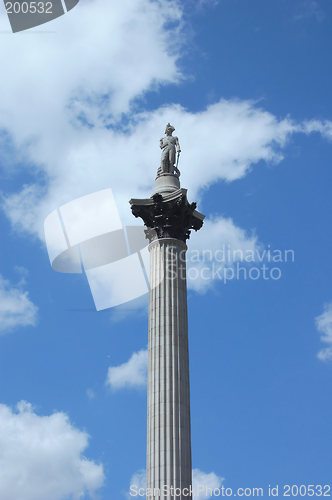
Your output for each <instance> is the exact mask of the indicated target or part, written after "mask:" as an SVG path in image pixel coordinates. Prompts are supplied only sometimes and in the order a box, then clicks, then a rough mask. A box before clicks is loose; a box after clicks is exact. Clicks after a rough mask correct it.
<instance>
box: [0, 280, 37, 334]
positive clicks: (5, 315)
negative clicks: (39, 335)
mask: <svg viewBox="0 0 332 500" xmlns="http://www.w3.org/2000/svg"><path fill="white" fill-rule="evenodd" d="M37 313H38V308H37V307H36V306H35V305H34V304H33V303H32V302H31V300H30V299H29V294H28V292H27V291H24V290H22V288H21V286H19V287H15V286H12V285H11V284H10V283H9V281H7V280H5V279H4V278H3V277H2V276H1V275H0V334H1V333H6V332H8V331H11V330H13V329H14V328H16V327H20V326H22V327H23V326H34V325H35V324H36V323H37Z"/></svg>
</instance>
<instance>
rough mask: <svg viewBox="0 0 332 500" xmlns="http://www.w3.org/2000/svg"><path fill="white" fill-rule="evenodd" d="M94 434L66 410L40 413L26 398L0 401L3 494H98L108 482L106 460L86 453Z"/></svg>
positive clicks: (29, 499)
mask: <svg viewBox="0 0 332 500" xmlns="http://www.w3.org/2000/svg"><path fill="white" fill-rule="evenodd" d="M88 441H89V436H88V435H87V434H86V433H85V432H82V431H80V430H78V429H77V428H75V427H73V426H72V424H71V423H70V421H69V419H68V416H67V415H66V414H64V413H59V412H58V413H53V414H51V415H47V416H40V415H38V414H37V413H36V412H35V411H34V409H33V408H32V406H31V404H29V403H27V402H25V401H21V402H20V403H19V404H18V405H17V408H16V410H12V409H11V408H10V407H8V406H6V405H0V464H1V473H0V498H3V499H6V500H17V499H20V500H45V499H46V498H47V500H64V499H65V498H69V497H70V498H81V497H82V496H84V497H85V495H89V497H90V495H91V496H93V494H94V492H95V491H96V490H98V489H99V488H100V487H101V486H102V484H103V482H104V472H103V466H102V465H101V464H97V463H95V462H94V461H92V460H88V459H87V458H86V457H85V456H84V455H83V453H84V452H85V450H86V448H87V446H88Z"/></svg>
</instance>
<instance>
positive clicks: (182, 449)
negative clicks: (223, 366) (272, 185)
mask: <svg viewBox="0 0 332 500" xmlns="http://www.w3.org/2000/svg"><path fill="white" fill-rule="evenodd" d="M174 130H175V129H174V127H172V125H170V124H169V123H168V124H167V126H166V130H165V137H163V138H162V139H160V148H161V150H162V155H161V165H160V168H159V169H158V172H157V178H156V182H155V187H154V191H153V194H152V196H151V198H147V199H142V200H139V199H132V200H130V204H131V208H132V212H133V214H134V215H135V217H141V218H142V219H143V221H144V224H145V234H146V237H147V238H148V240H149V242H150V244H149V252H150V295H149V339H148V351H149V362H148V409H147V412H148V414H147V471H146V472H147V497H148V498H152V499H162V500H164V499H167V500H168V499H171V498H179V499H180V500H185V499H188V498H189V499H191V498H192V497H191V493H190V488H191V483H192V477H191V476H192V472H191V471H192V466H191V437H190V434H191V433H190V394H189V356H188V320H187V286H186V257H185V255H186V250H187V246H186V240H187V239H188V238H189V236H190V231H191V229H194V230H195V231H197V230H198V229H200V228H201V227H202V224H203V219H204V215H202V214H201V213H199V212H197V211H196V210H195V208H196V204H195V203H191V204H190V203H189V202H188V200H187V190H186V189H181V188H180V182H179V176H180V172H179V170H178V168H177V166H178V165H177V164H178V158H179V154H180V144H179V141H178V138H177V137H174V136H173V135H172V133H173V131H174ZM176 151H177V164H176V166H175V161H176ZM171 487H173V491H172V490H171ZM175 488H177V492H176V495H175V493H174V489H175ZM153 490H155V491H157V492H158V490H160V491H161V495H160V496H159V495H158V493H156V494H152V495H151V496H150V495H149V492H151V491H153ZM180 491H181V493H180ZM179 493H180V494H179Z"/></svg>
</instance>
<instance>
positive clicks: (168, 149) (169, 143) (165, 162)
mask: <svg viewBox="0 0 332 500" xmlns="http://www.w3.org/2000/svg"><path fill="white" fill-rule="evenodd" d="M174 130H175V128H174V127H173V125H171V124H170V123H167V125H166V129H165V134H166V137H162V138H161V139H160V149H161V150H162V152H161V164H160V168H159V169H158V175H160V174H174V172H175V173H176V175H177V176H178V177H180V170H179V169H178V163H179V156H180V153H181V149H180V144H179V139H178V138H177V137H176V136H174V137H173V135H172V133H173V132H174ZM176 152H177V159H176ZM175 162H176V165H175Z"/></svg>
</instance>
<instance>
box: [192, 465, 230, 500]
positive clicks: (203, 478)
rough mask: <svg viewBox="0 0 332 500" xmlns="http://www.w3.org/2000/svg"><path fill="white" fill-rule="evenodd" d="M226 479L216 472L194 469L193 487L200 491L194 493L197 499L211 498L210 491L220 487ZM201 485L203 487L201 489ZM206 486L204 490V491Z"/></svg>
mask: <svg viewBox="0 0 332 500" xmlns="http://www.w3.org/2000/svg"><path fill="white" fill-rule="evenodd" d="M223 481H224V478H223V477H220V476H217V474H215V473H214V472H209V473H206V472H203V471H201V470H199V469H193V489H194V490H196V491H197V492H200V493H199V494H198V495H194V498H195V499H196V500H205V499H206V498H211V496H212V495H211V494H210V491H211V490H212V491H213V490H215V489H219V488H220V487H221V485H222V482H223ZM199 487H201V489H199ZM203 488H204V491H202V490H203Z"/></svg>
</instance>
